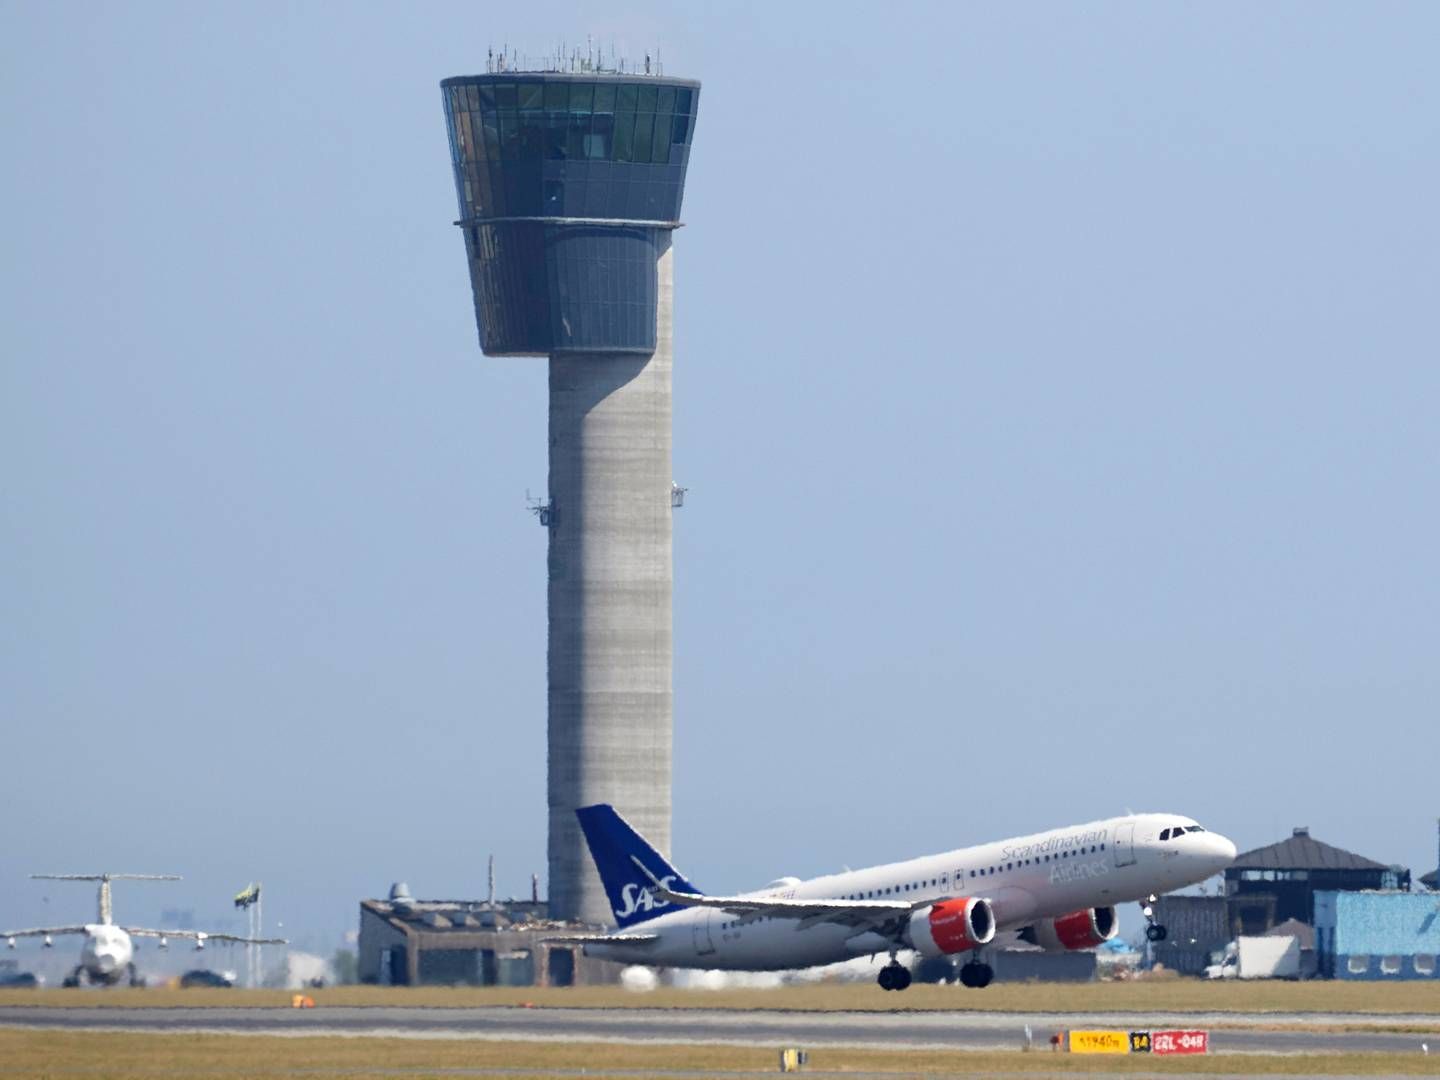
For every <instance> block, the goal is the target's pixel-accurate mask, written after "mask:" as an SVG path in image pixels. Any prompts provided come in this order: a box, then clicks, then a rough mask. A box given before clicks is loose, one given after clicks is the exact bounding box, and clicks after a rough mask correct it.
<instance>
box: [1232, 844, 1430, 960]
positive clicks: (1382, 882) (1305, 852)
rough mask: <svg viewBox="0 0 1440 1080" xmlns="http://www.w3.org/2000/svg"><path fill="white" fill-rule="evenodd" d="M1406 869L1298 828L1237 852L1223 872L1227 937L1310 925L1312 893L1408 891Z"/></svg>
mask: <svg viewBox="0 0 1440 1080" xmlns="http://www.w3.org/2000/svg"><path fill="white" fill-rule="evenodd" d="M1409 887H1410V871H1409V870H1407V869H1405V867H1403V866H1387V865H1386V864H1385V863H1380V862H1376V861H1375V860H1374V859H1367V858H1366V857H1365V856H1363V855H1356V854H1355V853H1354V852H1351V851H1345V850H1344V849H1342V848H1338V847H1335V846H1334V845H1332V844H1327V843H1325V842H1324V841H1321V840H1316V839H1315V838H1314V837H1313V836H1311V835H1310V830H1309V829H1308V828H1306V827H1304V826H1301V827H1299V828H1297V829H1295V830H1294V831H1293V833H1292V834H1291V836H1290V838H1289V839H1288V840H1282V841H1280V842H1279V843H1278V844H1270V845H1269V846H1267V847H1262V848H1256V849H1255V850H1254V851H1246V852H1242V853H1241V854H1240V855H1238V856H1237V857H1236V859H1235V862H1234V863H1233V864H1232V865H1231V866H1230V868H1229V869H1228V870H1226V871H1225V898H1226V901H1227V910H1228V914H1229V918H1230V930H1231V934H1232V936H1234V935H1239V934H1263V933H1264V932H1265V931H1266V930H1269V929H1270V928H1271V927H1273V926H1274V925H1275V924H1276V923H1282V922H1284V921H1285V920H1286V919H1296V920H1298V921H1300V922H1302V923H1308V924H1309V925H1311V926H1314V925H1315V894H1316V893H1317V892H1322V891H1336V892H1359V891H1361V890H1367V889H1408V888H1409Z"/></svg>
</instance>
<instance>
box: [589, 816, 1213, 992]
mask: <svg viewBox="0 0 1440 1080" xmlns="http://www.w3.org/2000/svg"><path fill="white" fill-rule="evenodd" d="M575 813H576V815H577V816H578V817H579V819H580V827H581V829H582V830H583V831H584V833H585V841H586V843H587V844H588V845H589V846H590V855H591V857H592V858H593V859H594V860H595V868H596V869H597V870H598V871H599V872H600V879H601V881H602V882H603V883H604V885H605V892H606V894H607V895H608V896H609V898H610V904H611V908H612V910H613V911H614V913H615V920H616V923H617V924H618V926H619V931H618V932H617V933H612V934H608V935H606V936H604V937H598V938H589V939H586V940H584V942H583V944H584V949H585V953H586V955H588V956H595V957H599V958H601V959H605V960H616V961H619V962H621V963H627V964H648V965H652V966H664V967H682V968H706V969H715V968H718V969H722V970H730V971H780V970H785V969H789V968H801V967H812V966H814V965H817V964H830V963H834V962H836V961H839V960H849V959H852V958H853V957H856V956H865V955H867V954H868V955H872V956H873V955H874V954H876V953H882V952H883V953H889V955H890V962H889V963H888V964H886V965H885V966H884V967H883V968H881V970H880V977H879V983H880V986H881V988H882V989H885V990H904V989H905V988H906V987H907V986H909V985H910V972H909V970H908V969H907V968H906V967H905V966H904V965H903V964H901V963H900V962H899V961H898V960H897V959H896V954H897V953H898V952H899V951H900V950H901V949H913V950H915V951H916V952H917V953H919V954H920V955H921V956H923V957H937V956H955V955H958V954H960V953H970V954H971V959H970V960H968V961H967V962H966V963H965V964H964V965H963V966H962V967H961V968H960V981H961V982H962V983H964V984H965V985H966V986H971V987H981V986H987V985H989V983H990V980H991V979H992V978H994V974H995V973H994V969H993V968H991V966H990V965H989V964H987V963H985V962H984V961H983V959H982V958H981V950H982V948H983V947H984V946H986V945H988V944H990V943H991V942H992V941H994V939H995V935H996V933H1002V932H1017V933H1018V934H1019V936H1020V938H1022V939H1023V940H1025V941H1029V942H1031V943H1032V944H1035V945H1039V946H1040V947H1041V948H1043V949H1047V950H1049V951H1053V952H1062V951H1066V950H1073V949H1090V948H1094V947H1095V946H1097V945H1101V944H1103V943H1104V942H1106V941H1109V940H1110V939H1111V938H1113V937H1114V936H1115V934H1116V932H1117V930H1118V928H1119V923H1118V920H1117V918H1116V914H1115V905H1116V904H1119V903H1125V902H1128V901H1140V902H1141V903H1142V904H1143V905H1144V914H1145V918H1146V920H1147V923H1148V925H1147V926H1146V936H1147V937H1149V939H1150V940H1151V941H1161V940H1164V938H1165V927H1163V926H1161V925H1159V924H1158V923H1156V922H1155V921H1154V914H1153V909H1152V908H1151V907H1150V905H1149V903H1148V901H1153V900H1154V899H1155V896H1156V895H1157V894H1159V893H1163V892H1169V891H1171V890H1173V889H1179V888H1183V887H1184V886H1186V885H1194V884H1197V883H1199V882H1201V881H1204V880H1205V879H1206V878H1208V877H1210V876H1211V875H1212V874H1217V873H1219V872H1220V871H1222V870H1224V869H1225V867H1227V866H1229V865H1230V864H1231V863H1232V862H1234V860H1235V845H1234V844H1233V843H1231V842H1230V841H1229V840H1227V839H1225V837H1223V836H1221V835H1219V834H1218V833H1212V832H1207V831H1206V830H1205V829H1203V828H1202V827H1201V826H1200V825H1199V824H1197V823H1196V822H1195V821H1194V820H1193V819H1191V818H1188V817H1184V816H1182V815H1180V814H1132V815H1129V816H1127V817H1123V818H1109V819H1107V820H1105V821H1094V822H1090V823H1088V824H1085V825H1071V826H1067V827H1065V828H1061V829H1054V830H1051V831H1050V832H1044V833H1037V834H1035V835H1033V836H1021V837H1016V838H1015V839H1013V840H1001V841H998V842H997V843H993V844H981V845H979V846H977V847H969V848H961V849H959V850H957V851H950V852H945V853H943V854H940V855H925V856H921V857H920V858H918V859H910V860H907V861H905V862H897V863H889V864H886V865H884V866H875V867H871V868H870V869H867V870H848V871H846V872H845V873H843V874H830V875H828V876H826V877H819V878H811V879H810V880H808V881H801V880H800V879H799V878H793V877H789V878H780V879H779V880H778V881H772V882H771V883H770V884H769V885H767V886H765V888H763V889H760V890H758V891H757V892H753V893H744V894H742V895H739V896H707V895H705V894H704V893H702V892H701V891H700V890H699V889H697V888H695V886H694V885H692V884H691V883H690V882H689V880H687V879H686V878H685V876H684V875H682V874H681V873H680V872H679V871H678V870H676V869H675V868H674V867H673V866H671V865H670V864H669V863H668V862H667V861H666V860H665V859H664V857H663V856H661V855H660V853H659V852H657V851H656V850H655V849H654V848H653V847H651V846H650V844H649V843H648V842H647V841H646V840H645V839H644V837H642V836H641V835H640V834H639V833H637V832H636V831H635V830H634V829H633V828H631V827H630V824H629V823H628V822H627V821H626V820H625V819H624V818H623V817H621V816H620V815H619V814H618V813H616V811H615V808H614V807H612V806H609V805H607V804H604V803H600V804H597V805H595V806H585V807H581V808H580V809H579V810H577V811H576V812H575Z"/></svg>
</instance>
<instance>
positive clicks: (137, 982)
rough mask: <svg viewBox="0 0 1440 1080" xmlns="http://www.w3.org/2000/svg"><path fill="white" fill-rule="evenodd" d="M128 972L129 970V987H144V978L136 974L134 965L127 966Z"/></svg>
mask: <svg viewBox="0 0 1440 1080" xmlns="http://www.w3.org/2000/svg"><path fill="white" fill-rule="evenodd" d="M129 970H130V985H131V986H144V985H145V976H144V975H141V974H140V972H138V971H136V970H135V965H134V964H131V965H130V966H129Z"/></svg>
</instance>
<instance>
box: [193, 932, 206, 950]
mask: <svg viewBox="0 0 1440 1080" xmlns="http://www.w3.org/2000/svg"><path fill="white" fill-rule="evenodd" d="M195 951H196V952H204V951H205V935H204V934H196V935H195Z"/></svg>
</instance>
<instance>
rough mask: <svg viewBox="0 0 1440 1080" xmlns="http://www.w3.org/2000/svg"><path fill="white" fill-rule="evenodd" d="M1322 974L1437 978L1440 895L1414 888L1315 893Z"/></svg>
mask: <svg viewBox="0 0 1440 1080" xmlns="http://www.w3.org/2000/svg"><path fill="white" fill-rule="evenodd" d="M1315 947H1316V953H1317V955H1318V958H1319V965H1320V973H1321V974H1322V975H1325V976H1326V977H1328V978H1333V979H1374V980H1385V979H1397V980H1398V979H1436V978H1440V975H1437V965H1440V918H1437V917H1436V904H1435V897H1434V896H1433V895H1430V894H1428V893H1411V892H1320V893H1316V894H1315Z"/></svg>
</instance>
